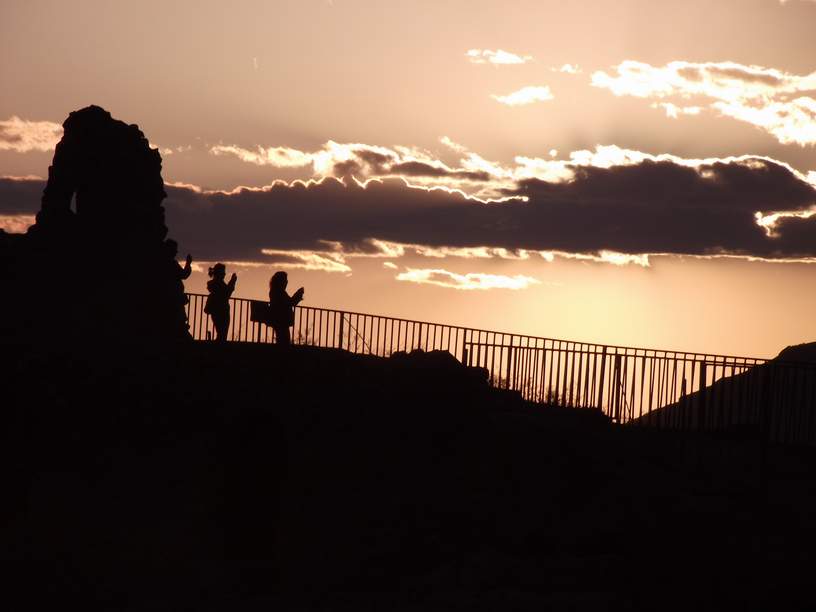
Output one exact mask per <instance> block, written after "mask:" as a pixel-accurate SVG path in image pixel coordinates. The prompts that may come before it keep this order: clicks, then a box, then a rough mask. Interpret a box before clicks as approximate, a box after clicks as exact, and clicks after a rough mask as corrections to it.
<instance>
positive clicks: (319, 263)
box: [261, 249, 351, 272]
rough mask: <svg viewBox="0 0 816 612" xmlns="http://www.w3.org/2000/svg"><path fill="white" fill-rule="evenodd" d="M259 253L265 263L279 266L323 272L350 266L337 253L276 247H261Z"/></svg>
mask: <svg viewBox="0 0 816 612" xmlns="http://www.w3.org/2000/svg"><path fill="white" fill-rule="evenodd" d="M261 253H262V254H263V255H264V256H265V257H264V261H265V263H268V264H269V265H274V266H277V267H279V268H295V269H301V270H320V271H323V272H351V268H350V267H349V266H348V265H346V263H345V258H344V257H343V256H342V254H339V253H331V252H329V253H327V252H325V251H323V252H320V251H297V250H294V251H281V250H276V249H261Z"/></svg>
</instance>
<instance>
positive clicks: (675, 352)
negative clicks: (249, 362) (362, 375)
mask: <svg viewBox="0 0 816 612" xmlns="http://www.w3.org/2000/svg"><path fill="white" fill-rule="evenodd" d="M187 295H188V296H194V297H201V298H206V297H207V294H205V293H190V292H187ZM230 299H231V300H236V301H243V302H265V301H266V300H263V299H257V298H256V299H253V298H242V297H232V298H230ZM298 308H303V309H309V310H321V311H324V312H336V313H341V314H345V315H354V316H360V317H376V318H379V319H385V320H388V321H400V322H403V323H412V324H414V325H432V326H436V327H447V328H449V329H455V330H460V331H469V332H476V333H480V334H493V335H494V336H509V337H510V338H511V342H512V339H513V338H518V339H527V340H536V341H543V342H553V343H555V342H557V343H559V344H572V345H583V346H593V347H599V348H607V349H614V350H615V351H616V352H617V351H641V352H652V353H664V354H671V355H674V356H677V355H683V356H685V357H688V356H692V357H695V358H696V357H702V358H704V359H714V360H716V359H729V360H742V361H751V362H754V363H756V364H758V363H764V362H766V361H768V359H766V358H764V357H743V356H739V355H717V354H713V353H701V352H697V351H682V350H671V349H656V348H645V347H634V346H621V345H616V344H599V343H597V342H586V341H582V340H565V339H561V338H545V337H543V336H531V335H529V334H519V333H514V332H502V331H496V330H491V329H481V328H478V327H467V326H464V325H455V324H449V323H434V322H431V321H418V320H414V319H404V318H402V317H392V316H388V315H379V314H373V313H368V312H356V311H353V310H338V309H336V308H325V307H323V306H304V305H299V306H298ZM463 342H464V341H463ZM466 343H468V344H479V343H478V342H472V341H471V342H466ZM499 346H510V345H507V344H505V345H499ZM519 348H535V347H534V346H522V347H519ZM619 354H620V353H619Z"/></svg>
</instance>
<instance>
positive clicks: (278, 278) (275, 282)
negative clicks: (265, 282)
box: [269, 270, 287, 289]
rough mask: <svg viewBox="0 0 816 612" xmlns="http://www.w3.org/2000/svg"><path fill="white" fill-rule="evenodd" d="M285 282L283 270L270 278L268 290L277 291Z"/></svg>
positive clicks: (285, 277)
mask: <svg viewBox="0 0 816 612" xmlns="http://www.w3.org/2000/svg"><path fill="white" fill-rule="evenodd" d="M286 280H287V276H286V272H284V271H283V270H278V271H277V272H275V273H274V274H273V275H272V278H270V279H269V288H270V289H277V288H279V287H283V285H284V283H285V282H286Z"/></svg>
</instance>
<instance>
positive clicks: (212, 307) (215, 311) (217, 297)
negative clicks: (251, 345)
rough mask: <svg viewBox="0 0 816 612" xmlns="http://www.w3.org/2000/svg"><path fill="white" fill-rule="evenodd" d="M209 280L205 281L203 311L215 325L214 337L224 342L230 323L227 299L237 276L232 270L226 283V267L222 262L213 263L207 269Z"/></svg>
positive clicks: (233, 287) (233, 288) (233, 289)
mask: <svg viewBox="0 0 816 612" xmlns="http://www.w3.org/2000/svg"><path fill="white" fill-rule="evenodd" d="M208 274H209V275H210V280H209V281H207V291H209V292H210V295H208V296H207V303H206V304H205V305H204V312H206V313H207V314H208V315H210V317H211V318H212V322H213V326H214V327H215V339H216V340H217V341H218V342H226V340H227V331H228V330H229V324H230V305H229V299H230V296H231V295H232V292H233V291H235V282H236V281H237V280H238V276H237V275H236V274H235V273H234V272H233V273H232V276H231V277H230V280H229V282H228V283H226V282H224V278H225V277H226V276H227V268H226V267H225V266H224V264H222V263H217V264H215V265H214V266H213V267H212V268H210V269H209V271H208Z"/></svg>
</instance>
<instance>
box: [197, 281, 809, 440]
mask: <svg viewBox="0 0 816 612" xmlns="http://www.w3.org/2000/svg"><path fill="white" fill-rule="evenodd" d="M188 297H189V303H188V305H187V317H188V324H189V328H190V333H191V335H192V336H193V338H194V339H196V340H207V339H210V338H213V337H214V336H215V332H214V329H213V326H212V321H211V320H210V317H209V316H207V315H206V314H205V313H204V304H205V302H206V298H207V296H206V295H201V294H188ZM252 302H253V300H247V299H242V298H231V299H230V305H231V309H230V310H231V321H230V327H229V331H228V334H227V337H228V339H229V340H231V341H240V342H261V343H272V342H274V339H275V338H274V331H273V330H272V328H270V327H268V326H266V325H264V324H262V323H257V322H253V321H252V320H251V319H250V312H251V304H252ZM292 343H293V344H299V345H311V346H318V347H329V348H338V349H344V350H348V351H350V352H353V353H361V354H371V355H376V356H380V357H388V356H389V355H391V354H392V353H395V352H397V351H411V350H414V349H422V350H425V351H431V350H445V351H448V352H450V353H451V354H452V355H453V356H454V357H456V358H457V359H458V360H459V361H461V362H462V363H464V364H466V365H469V366H477V367H482V368H485V369H486V371H487V375H488V379H489V381H490V384H491V385H493V386H494V387H499V388H503V389H508V390H512V391H517V392H519V393H520V394H521V396H522V397H523V398H524V399H526V400H529V401H532V402H536V403H542V404H552V405H559V406H568V407H574V408H595V409H599V410H601V411H602V412H603V413H604V414H606V415H607V416H608V417H609V418H610V419H611V420H612V421H613V422H616V423H631V424H639V425H645V426H652V427H658V428H666V429H682V430H721V429H723V430H724V429H734V428H742V427H746V428H761V429H762V430H763V432H765V433H766V435H767V436H768V437H769V439H773V440H776V441H782V442H795V443H808V444H813V443H816V419H814V416H813V410H814V409H816V365H813V364H795V363H782V362H777V361H770V362H769V361H767V360H765V359H756V358H751V357H734V356H725V355H711V354H705V353H691V352H683V351H668V350H658V349H644V348H633V347H622V346H610V345H600V344H592V343H585V342H576V341H570V340H557V339H551V338H541V337H536V336H528V335H524V334H510V333H505V332H496V331H488V330H481V329H475V328H469V327H462V326H457V325H444V324H439V323H429V322H425V321H414V320H410V319H401V318H396V317H386V316H379V315H372V314H365V313H358V312H349V311H340V310H334V309H329V308H319V307H313V306H298V307H297V308H295V322H294V326H293V331H292Z"/></svg>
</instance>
